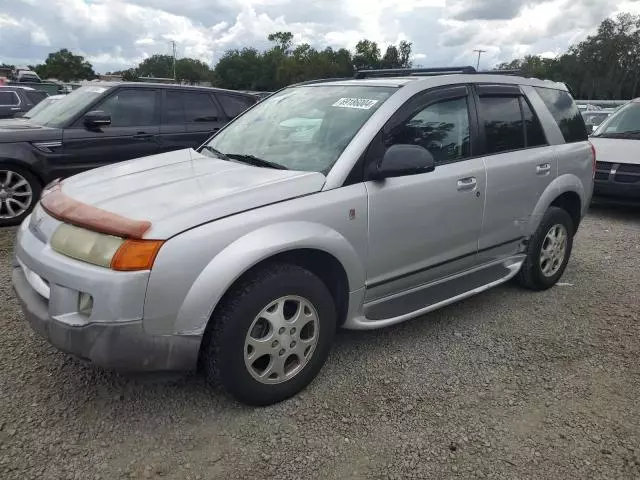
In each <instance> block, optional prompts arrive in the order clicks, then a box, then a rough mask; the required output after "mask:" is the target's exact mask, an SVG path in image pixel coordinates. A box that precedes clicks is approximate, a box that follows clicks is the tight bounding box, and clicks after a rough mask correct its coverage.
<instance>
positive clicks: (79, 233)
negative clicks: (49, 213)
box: [51, 223, 163, 271]
mask: <svg viewBox="0 0 640 480" xmlns="http://www.w3.org/2000/svg"><path fill="white" fill-rule="evenodd" d="M162 244H163V242H162V241H160V240H129V239H124V238H120V237H115V236H113V235H107V234H105V233H98V232H94V231H92V230H87V229H85V228H80V227H76V226H75V225H70V224H68V223H63V224H62V225H60V226H59V227H58V229H57V230H56V231H55V233H54V234H53V236H52V237H51V248H52V249H53V250H55V251H56V252H58V253H60V254H62V255H66V256H67V257H71V258H75V259H76V260H80V261H82V262H87V263H91V264H93V265H98V266H100V267H105V268H111V269H113V270H120V271H134V270H150V269H151V267H152V266H153V262H154V260H155V258H156V255H157V254H158V251H159V250H160V247H161V246H162Z"/></svg>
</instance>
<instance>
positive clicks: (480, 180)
mask: <svg viewBox="0 0 640 480" xmlns="http://www.w3.org/2000/svg"><path fill="white" fill-rule="evenodd" d="M475 119H476V116H475V111H474V110H473V99H472V98H470V95H469V92H468V89H467V87H466V86H456V87H447V88H443V89H438V90H434V91H429V92H426V93H424V94H421V95H419V96H418V97H414V98H413V99H412V100H409V102H407V104H405V106H404V107H402V108H401V109H400V110H399V112H398V113H397V114H396V115H395V117H394V118H392V119H391V121H390V122H389V124H388V125H387V126H385V128H384V129H383V131H382V132H381V133H380V134H379V136H378V137H379V138H378V142H379V143H378V144H377V145H376V143H375V142H374V144H373V145H372V147H371V148H370V151H373V152H374V153H373V154H371V155H370V156H371V157H372V158H368V159H367V161H368V162H370V161H374V162H375V161H376V160H377V159H379V158H381V156H382V155H383V154H384V151H385V150H386V148H387V147H389V146H391V145H395V144H415V145H421V146H423V147H424V148H426V149H427V150H429V152H430V153H431V154H432V155H433V157H434V159H435V163H436V166H435V170H434V171H432V172H428V173H421V174H416V175H408V176H403V177H396V178H388V179H386V180H384V181H367V182H366V183H365V185H366V188H367V192H368V196H369V250H368V259H367V292H366V301H367V302H369V301H375V300H379V299H381V298H383V297H386V296H388V295H393V294H396V293H400V292H404V291H406V290H409V289H412V288H414V287H417V286H420V285H424V284H426V283H429V282H432V281H434V280H437V279H439V278H442V277H445V276H448V275H452V274H455V273H457V272H461V271H464V270H467V269H469V268H471V267H473V266H474V265H476V262H477V250H478V239H479V236H480V230H481V227H482V216H483V210H484V195H485V190H486V174H485V167H484V164H483V161H482V159H481V158H474V157H473V149H474V147H475V145H474V144H475V143H476V141H477V140H476V139H477V121H476V120H475ZM392 314H393V312H388V315H389V316H393V315H392Z"/></svg>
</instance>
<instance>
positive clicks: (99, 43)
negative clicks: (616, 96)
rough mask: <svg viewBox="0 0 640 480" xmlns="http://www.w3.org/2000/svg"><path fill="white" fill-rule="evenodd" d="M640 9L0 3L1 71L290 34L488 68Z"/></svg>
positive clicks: (101, 63) (216, 54)
mask: <svg viewBox="0 0 640 480" xmlns="http://www.w3.org/2000/svg"><path fill="white" fill-rule="evenodd" d="M620 12H630V13H636V14H640V0H624V1H621V0H536V1H531V0H309V1H308V2H307V1H303V0H0V63H8V64H13V65H27V64H37V63H42V62H43V61H44V59H45V58H46V56H47V54H48V53H50V52H52V51H56V50H59V49H61V48H68V49H69V50H71V51H73V52H74V53H76V54H80V55H83V56H84V57H85V58H86V59H88V60H89V61H90V62H91V63H92V64H93V66H94V69H95V70H96V71H97V72H99V73H105V72H107V71H114V70H121V69H125V68H129V67H133V66H136V65H137V64H138V63H139V62H140V61H142V60H143V59H144V58H146V57H149V56H151V55H153V54H156V53H160V54H170V53H171V41H175V42H176V45H177V54H178V56H179V57H193V58H198V59H200V60H203V61H205V62H206V63H208V64H210V65H212V66H213V65H214V64H215V62H216V60H217V59H219V58H220V56H221V55H222V54H223V53H224V52H225V51H226V50H228V49H233V48H242V47H255V48H258V49H264V48H267V47H268V46H269V42H268V41H267V38H266V37H267V35H268V34H269V33H273V32H276V31H290V32H292V33H293V34H294V42H295V43H309V44H311V45H312V46H314V47H316V48H324V47H326V46H331V47H334V48H340V47H346V48H349V49H353V47H354V46H355V44H356V43H357V42H358V40H360V39H363V38H367V39H369V40H373V41H376V42H377V43H378V45H380V46H381V48H382V50H383V51H384V49H385V48H386V46H387V45H389V44H392V43H395V44H397V43H398V42H399V41H400V40H408V41H410V42H412V43H413V62H414V64H415V65H419V66H425V67H428V66H452V65H469V64H472V65H475V62H476V59H477V58H476V55H477V54H475V53H474V52H473V50H474V49H483V50H486V53H483V57H482V61H481V67H482V68H492V67H493V66H495V65H496V64H497V63H499V62H502V61H510V60H512V59H514V58H518V57H521V56H523V55H526V54H542V55H544V56H555V55H558V54H561V53H563V52H564V51H565V50H566V49H567V47H568V46H569V45H571V44H572V43H575V42H578V41H580V40H582V39H584V38H585V37H586V36H587V35H589V34H591V33H593V32H594V31H595V30H596V28H597V27H598V25H599V24H600V22H601V21H602V20H604V19H605V18H606V17H608V16H612V15H615V14H617V13H620Z"/></svg>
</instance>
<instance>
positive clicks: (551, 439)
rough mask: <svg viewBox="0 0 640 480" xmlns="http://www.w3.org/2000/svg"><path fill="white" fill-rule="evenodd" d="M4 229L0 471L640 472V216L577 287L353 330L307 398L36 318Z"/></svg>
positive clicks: (593, 255) (598, 223)
mask: <svg viewBox="0 0 640 480" xmlns="http://www.w3.org/2000/svg"><path fill="white" fill-rule="evenodd" d="M12 241H13V231H11V230H4V231H0V309H1V310H0V478H2V479H21V480H22V479H28V478H34V479H35V478H37V479H58V478H59V479H83V480H84V479H93V478H95V479H98V478H101V479H115V478H160V477H162V478H168V479H192V480H193V479H218V478H221V479H225V478H258V479H263V478H278V479H303V478H318V479H334V478H335V479H346V478H403V479H404V478H421V479H424V478H434V479H443V478H495V479H498V478H501V479H502V478H504V479H527V478H536V479H540V478H542V479H553V480H558V479H570V478H575V479H598V478H603V479H604V478H606V479H614V478H616V479H617V478H640V414H639V405H640V400H639V399H640V367H639V363H640V347H639V342H638V338H639V337H640V314H639V311H640V308H639V306H640V213H638V212H637V211H636V212H633V211H630V210H626V211H624V210H622V211H621V210H611V209H598V210H595V211H593V212H592V213H591V214H590V215H589V216H588V218H587V219H586V220H585V222H584V224H583V226H582V227H581V230H580V232H579V235H578V238H577V241H576V245H575V250H574V255H573V258H572V260H571V262H570V264H569V268H568V270H567V272H566V274H565V276H564V278H563V279H562V282H563V283H562V284H560V285H559V286H557V287H555V288H554V289H552V290H550V291H548V292H545V293H531V292H527V291H522V290H520V289H518V288H516V287H514V286H511V285H507V286H503V287H499V288H497V289H495V290H493V291H491V292H488V293H486V294H483V295H480V296H477V297H475V298H472V299H469V300H467V301H465V302H462V303H460V304H457V305H454V306H451V307H449V308H446V309H444V310H441V311H439V312H436V313H434V314H431V315H428V316H426V317H424V318H422V319H418V320H415V321H411V322H408V323H405V324H403V325H400V326H397V327H393V328H388V329H385V330H382V331H376V332H364V333H363V332H355V333H354V332H345V333H341V334H339V335H338V338H337V343H336V345H335V348H334V349H333V353H332V355H331V357H330V359H329V362H328V364H327V365H326V366H325V368H324V370H323V372H322V374H321V375H320V377H319V378H318V379H317V380H316V381H315V382H314V383H313V384H312V385H311V387H310V388H308V389H307V390H306V391H305V392H303V394H302V395H300V396H299V397H297V398H295V399H292V400H289V401H287V402H284V403H282V404H280V405H277V406H275V407H269V408H263V409H250V408H245V407H242V406H240V405H238V404H235V403H234V402H232V401H231V400H229V399H228V398H227V397H225V396H224V395H223V394H222V393H221V392H219V391H216V390H213V389H210V388H209V387H208V386H207V385H206V384H205V382H204V381H203V379H202V378H201V377H199V376H195V375H194V376H190V377H187V378H180V379H173V380H167V379H159V378H155V377H142V378H124V377H121V376H119V375H116V374H114V373H111V372H105V371H100V370H97V369H95V368H93V367H91V366H89V365H86V364H83V363H81V362H80V361H79V360H76V359H74V358H72V357H69V356H67V355H65V354H62V353H59V352H57V351H56V350H55V349H53V348H52V347H51V346H49V345H48V344H47V343H46V342H45V341H43V340H41V339H40V338H39V337H37V336H36V335H34V334H33V333H32V332H31V330H30V329H29V327H28V326H27V325H26V324H25V322H24V321H23V318H22V315H21V313H20V311H19V309H18V308H17V306H16V303H15V300H14V298H13V293H12V291H11V287H10V280H9V278H10V255H11V249H12Z"/></svg>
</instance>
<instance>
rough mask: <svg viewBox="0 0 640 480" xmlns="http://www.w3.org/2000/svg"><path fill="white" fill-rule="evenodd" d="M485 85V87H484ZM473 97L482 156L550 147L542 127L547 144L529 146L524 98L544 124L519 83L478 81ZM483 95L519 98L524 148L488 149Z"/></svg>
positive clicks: (474, 86)
mask: <svg viewBox="0 0 640 480" xmlns="http://www.w3.org/2000/svg"><path fill="white" fill-rule="evenodd" d="M483 87H484V88H483ZM487 87H492V88H491V89H489V88H487ZM499 87H510V88H504V89H503V88H499ZM482 90H485V91H486V92H487V93H480V92H481V91H482ZM473 97H474V100H475V102H476V105H477V108H476V111H477V114H478V130H479V143H480V144H481V149H480V151H481V152H482V153H481V154H480V155H478V156H480V157H492V156H494V155H503V154H505V153H512V152H522V151H524V150H533V149H536V148H543V147H548V146H549V140H548V139H547V135H546V134H545V132H544V128H542V134H543V135H544V138H545V141H546V144H543V145H536V146H533V147H529V146H527V126H526V122H525V120H524V111H523V108H522V99H523V98H524V100H525V101H526V102H527V105H528V106H529V109H530V110H531V112H532V113H533V116H534V118H536V119H537V120H538V123H539V124H540V126H542V123H541V122H540V118H539V117H538V114H537V113H536V111H535V110H534V109H533V107H532V106H531V103H530V102H529V99H528V98H527V96H526V94H525V93H524V92H523V91H522V89H521V88H520V86H519V85H512V84H504V85H502V84H482V83H477V84H474V85H473ZM481 97H511V98H517V99H518V105H519V108H520V118H521V119H522V129H523V133H524V140H525V142H524V145H525V146H524V148H514V149H511V150H503V151H501V152H488V151H487V134H486V131H485V128H484V124H485V122H484V117H483V116H482V109H481V108H480V98H481Z"/></svg>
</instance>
